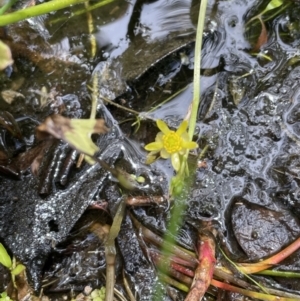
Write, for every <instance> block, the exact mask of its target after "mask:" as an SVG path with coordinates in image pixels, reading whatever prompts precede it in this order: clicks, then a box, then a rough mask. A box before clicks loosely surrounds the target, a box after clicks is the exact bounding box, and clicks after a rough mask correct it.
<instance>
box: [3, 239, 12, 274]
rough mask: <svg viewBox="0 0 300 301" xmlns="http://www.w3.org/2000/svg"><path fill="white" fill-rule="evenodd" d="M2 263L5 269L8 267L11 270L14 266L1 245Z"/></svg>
mask: <svg viewBox="0 0 300 301" xmlns="http://www.w3.org/2000/svg"><path fill="white" fill-rule="evenodd" d="M0 263H1V264H2V265H4V266H5V267H7V268H8V269H10V268H11V266H12V262H11V258H10V256H9V255H8V253H7V251H6V250H5V248H4V246H3V245H2V244H1V243H0Z"/></svg>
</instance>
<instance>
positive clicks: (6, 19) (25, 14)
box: [0, 0, 112, 26]
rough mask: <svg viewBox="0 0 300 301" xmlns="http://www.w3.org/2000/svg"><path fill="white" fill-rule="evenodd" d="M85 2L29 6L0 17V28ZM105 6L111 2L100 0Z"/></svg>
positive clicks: (58, 0) (61, 1)
mask: <svg viewBox="0 0 300 301" xmlns="http://www.w3.org/2000/svg"><path fill="white" fill-rule="evenodd" d="M85 1H86V0H52V1H50V2H45V3H42V4H39V5H36V6H31V7H28V8H25V9H22V10H18V11H16V12H13V13H10V14H7V15H3V16H0V26H5V25H8V24H12V23H16V22H18V21H22V20H25V19H27V18H31V17H36V16H40V15H43V14H47V13H50V12H53V11H56V10H60V9H63V8H66V7H69V6H71V5H75V4H79V3H82V2H85ZM100 2H101V3H102V4H103V5H105V4H107V3H110V2H112V0H100Z"/></svg>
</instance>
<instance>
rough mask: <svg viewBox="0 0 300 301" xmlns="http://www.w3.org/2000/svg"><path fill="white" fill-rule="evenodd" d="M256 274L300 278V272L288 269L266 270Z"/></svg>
mask: <svg viewBox="0 0 300 301" xmlns="http://www.w3.org/2000/svg"><path fill="white" fill-rule="evenodd" d="M255 274H259V275H267V276H273V277H285V278H300V273H297V272H288V271H276V270H264V271H260V272H257V273H255Z"/></svg>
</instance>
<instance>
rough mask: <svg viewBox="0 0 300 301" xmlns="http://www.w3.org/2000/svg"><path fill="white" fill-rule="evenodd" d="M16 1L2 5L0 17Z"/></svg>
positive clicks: (12, 0) (11, 0)
mask: <svg viewBox="0 0 300 301" xmlns="http://www.w3.org/2000/svg"><path fill="white" fill-rule="evenodd" d="M17 1H18V0H10V1H8V2H7V3H6V4H4V5H3V6H2V7H1V9H0V16H1V15H3V14H4V13H5V12H6V11H7V10H8V9H10V8H11V7H12V6H13V5H14V4H15V3H16V2H17Z"/></svg>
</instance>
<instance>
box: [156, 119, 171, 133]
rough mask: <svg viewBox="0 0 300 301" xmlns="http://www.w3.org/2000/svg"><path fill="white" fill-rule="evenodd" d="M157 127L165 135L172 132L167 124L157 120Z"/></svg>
mask: <svg viewBox="0 0 300 301" xmlns="http://www.w3.org/2000/svg"><path fill="white" fill-rule="evenodd" d="M156 125H157V127H158V128H159V129H160V130H161V131H162V132H163V133H164V134H168V133H169V132H170V131H171V130H170V129H169V127H168V126H167V124H166V123H165V122H164V121H162V120H161V119H157V120H156Z"/></svg>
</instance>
